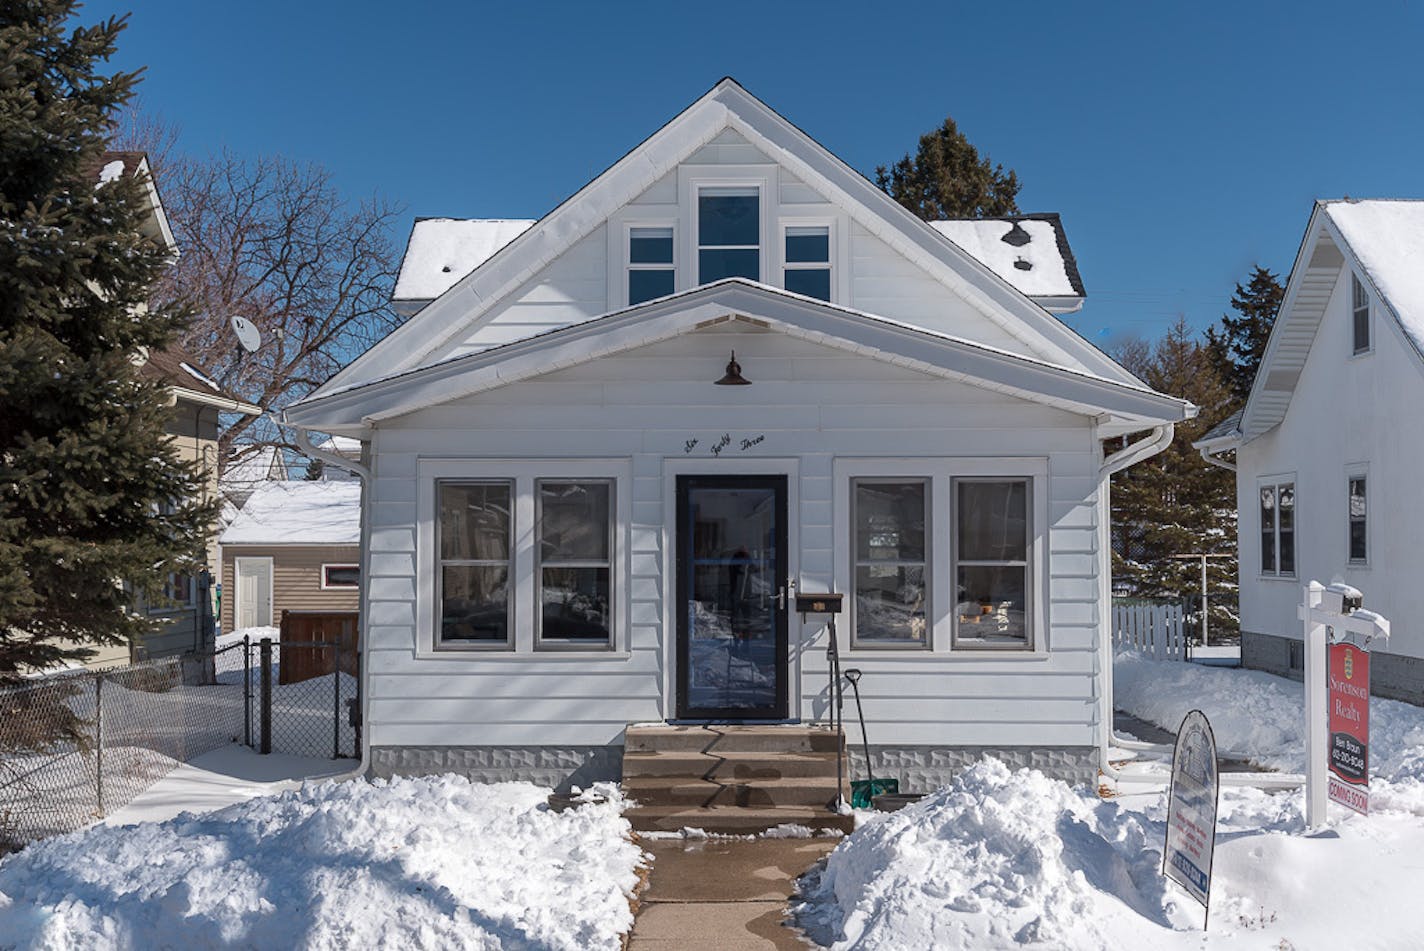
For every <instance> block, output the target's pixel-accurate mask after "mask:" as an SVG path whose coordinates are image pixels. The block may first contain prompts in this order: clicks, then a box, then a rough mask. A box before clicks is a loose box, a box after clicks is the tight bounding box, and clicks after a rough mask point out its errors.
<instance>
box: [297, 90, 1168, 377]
mask: <svg viewBox="0 0 1424 951" xmlns="http://www.w3.org/2000/svg"><path fill="white" fill-rule="evenodd" d="M728 128H731V129H733V130H735V131H736V132H737V133H738V134H740V135H741V136H743V137H744V138H746V139H747V140H748V141H749V142H750V143H751V144H752V145H754V146H756V147H757V148H759V149H760V150H761V151H762V152H764V153H765V154H767V155H768V156H771V157H773V159H774V161H776V162H777V163H779V164H781V165H782V166H784V167H786V168H787V169H789V170H790V171H791V173H792V174H793V175H795V176H796V177H797V178H799V179H801V180H802V181H804V182H807V183H808V184H811V185H812V186H813V187H814V188H816V189H817V190H819V191H821V192H822V193H823V194H825V195H827V196H828V197H829V199H830V200H831V201H832V202H833V203H835V204H836V205H838V206H839V207H840V208H841V209H842V210H843V211H844V212H845V213H846V214H848V215H849V216H850V217H851V218H852V219H853V220H855V221H856V222H857V223H858V224H859V225H861V226H862V227H864V228H865V229H867V230H868V231H870V232H871V233H872V234H873V235H875V236H876V237H878V238H880V239H881V240H882V241H884V242H886V243H887V244H889V245H890V246H891V247H892V248H894V249H895V250H897V251H898V252H899V253H900V254H902V255H903V256H905V257H906V258H908V259H909V260H910V261H912V262H913V263H915V264H916V265H918V266H919V267H921V268H922V269H924V270H925V271H926V272H927V273H929V274H930V275H931V276H932V277H934V278H936V279H937V280H939V281H940V282H941V283H942V284H944V285H945V286H947V287H949V288H950V289H951V290H953V291H954V292H955V293H956V294H958V295H959V296H960V297H962V298H963V299H964V300H965V301H967V302H968V303H969V304H970V305H971V306H972V307H974V308H976V309H977V310H979V311H980V312H982V313H983V314H984V315H985V316H987V317H988V318H989V319H991V320H993V321H995V322H998V323H1000V324H1001V325H1002V326H1004V327H1005V329H1006V330H1008V332H1009V333H1010V334H1012V335H1014V336H1015V337H1018V338H1020V339H1024V340H1025V341H1026V342H1027V343H1028V344H1029V345H1030V346H1031V347H1032V348H1033V349H1034V350H1035V352H1039V353H1042V354H1043V355H1044V356H1045V357H1046V358H1048V359H1050V360H1052V361H1054V362H1057V363H1060V364H1062V365H1064V366H1074V365H1076V366H1080V367H1082V368H1084V369H1086V370H1087V371H1088V372H1090V373H1096V374H1100V375H1101V376H1103V377H1105V378H1108V379H1115V380H1118V381H1120V382H1122V383H1125V384H1128V385H1134V384H1138V383H1139V382H1140V381H1138V380H1136V378H1134V377H1133V376H1132V374H1130V373H1129V372H1128V371H1127V370H1125V369H1124V368H1123V367H1121V366H1119V365H1118V364H1117V363H1116V362H1114V361H1113V360H1112V359H1111V358H1109V357H1108V356H1107V355H1106V354H1104V353H1103V352H1102V351H1101V350H1098V349H1097V348H1096V347H1095V346H1093V345H1092V344H1091V343H1090V342H1088V341H1086V340H1085V339H1083V338H1082V337H1080V336H1079V335H1078V334H1077V333H1075V332H1074V331H1073V330H1072V329H1071V328H1069V327H1068V326H1067V325H1065V324H1063V323H1062V322H1060V321H1059V320H1057V319H1056V318H1054V317H1053V316H1052V315H1051V314H1049V313H1048V312H1047V311H1046V310H1044V309H1043V308H1042V307H1040V306H1039V305H1037V304H1035V303H1034V302H1033V301H1031V300H1029V299H1028V298H1027V297H1025V296H1024V295H1023V294H1022V293H1020V292H1019V291H1018V290H1016V289H1015V288H1014V287H1012V286H1011V285H1010V284H1008V283H1007V282H1006V281H1005V280H1004V279H1003V278H1001V277H1000V276H999V275H997V274H996V273H995V272H994V271H993V270H992V269H991V268H989V267H987V266H986V265H984V264H982V263H980V262H979V261H978V260H976V259H975V258H974V257H973V256H972V255H970V254H968V253H967V252H965V251H964V250H963V249H961V248H960V247H959V246H958V245H956V244H954V243H953V242H951V241H947V240H945V239H944V238H943V237H942V236H941V235H940V234H939V232H937V231H935V230H934V229H933V228H931V227H930V226H929V225H927V224H926V223H925V222H923V221H921V220H920V219H919V218H917V217H915V216H914V215H913V214H911V213H910V212H909V211H908V210H906V209H905V208H903V207H902V206H901V205H900V204H899V203H897V202H896V201H894V200H893V199H892V198H890V197H889V196H888V195H886V194H885V193H884V192H883V191H881V190H880V189H879V188H877V187H875V185H873V184H872V183H871V182H870V181H869V180H867V179H866V178H865V177H864V176H863V175H861V174H860V173H859V172H857V171H855V170H854V169H852V168H851V167H850V166H848V165H846V164H845V163H844V162H842V161H841V160H840V159H839V158H837V157H836V156H835V155H833V154H832V153H831V152H829V151H828V150H826V149H825V148H824V147H823V146H821V145H820V144H819V143H817V142H816V141H815V140H813V139H812V138H811V137H810V136H808V135H806V134H805V133H804V132H802V131H801V130H800V129H798V128H797V127H796V126H794V125H792V124H791V123H790V122H788V121H787V120H786V119H785V118H783V117H782V116H780V115H778V114H777V113H776V112H775V111H773V110H772V109H771V108H770V107H768V106H767V105H766V104H765V103H763V102H761V101H760V100H759V99H757V98H756V97H755V96H753V95H751V94H750V93H748V92H747V91H746V90H745V89H743V88H742V87H741V86H740V85H739V84H738V83H737V82H736V81H735V80H732V79H730V78H729V79H723V80H722V81H721V82H719V83H717V85H716V86H714V87H713V88H712V89H711V90H710V91H709V92H708V93H707V94H705V95H704V96H702V97H701V98H700V99H698V100H697V101H696V102H694V103H693V104H692V105H691V106H689V107H688V108H687V109H685V110H683V112H681V113H680V114H679V115H677V116H676V117H675V118H673V119H672V120H671V121H670V122H668V123H667V124H666V125H664V126H663V127H662V128H660V129H659V130H658V131H657V132H655V133H653V135H652V136H650V137H649V138H648V139H646V140H644V141H643V143H642V144H640V145H639V146H637V147H636V148H634V149H633V150H632V151H630V152H629V153H628V154H626V155H625V156H623V158H621V159H619V160H618V161H617V162H615V163H614V164H613V165H612V166H610V167H609V168H608V169H607V170H606V171H605V172H603V173H602V174H601V175H599V176H598V177H597V178H595V179H594V180H593V181H592V182H590V183H589V184H587V185H585V186H584V187H583V188H582V189H580V190H579V191H578V192H577V193H575V194H574V195H573V196H572V197H570V198H569V199H567V200H565V201H564V202H563V203H562V204H560V205H559V206H558V207H557V208H555V209H554V210H553V211H551V212H549V214H547V215H545V216H544V217H543V218H542V219H540V220H539V222H538V223H537V224H536V225H535V226H533V227H531V228H530V229H529V230H528V231H526V232H524V233H523V234H521V235H520V236H519V237H518V238H516V239H514V240H513V241H511V242H510V243H509V244H508V245H506V246H505V247H504V248H503V249H501V250H500V251H498V252H496V253H495V254H494V255H493V256H492V257H491V258H490V259H489V260H487V261H486V262H485V263H484V265H483V266H481V267H478V268H476V269H475V270H474V271H472V272H471V273H470V274H468V275H466V276H465V277H463V278H461V279H460V280H459V281H457V282H456V283H455V284H453V285H452V286H451V287H450V288H449V289H448V290H446V291H445V293H444V294H442V295H441V296H440V297H438V298H437V299H436V300H435V301H433V302H432V303H431V304H430V305H428V306H427V307H425V308H424V309H422V310H421V311H420V312H419V313H418V314H416V315H415V316H414V317H412V318H411V319H410V320H408V321H406V323H405V324H403V325H402V326H400V327H398V328H397V329H396V330H394V331H392V332H391V333H390V334H388V335H387V336H386V337H385V338H384V339H383V340H381V341H380V342H378V343H377V344H376V345H375V346H373V347H371V349H369V350H367V351H366V352H365V353H364V354H362V355H361V356H360V357H358V358H356V359H355V360H353V361H352V362H351V363H350V364H348V365H347V366H346V367H344V368H343V369H342V370H341V371H339V372H338V373H337V374H336V375H335V376H333V377H332V378H331V379H330V380H328V381H327V382H326V383H325V384H323V385H322V386H321V387H320V388H318V389H317V390H316V391H315V392H314V393H313V394H312V395H311V396H310V397H308V398H309V399H319V398H321V397H323V396H326V395H329V394H331V393H334V392H337V391H339V390H342V389H346V388H348V387H351V386H354V385H357V384H360V383H364V382H369V381H371V380H374V379H379V378H381V377H383V376H386V375H389V374H391V373H401V372H404V371H407V370H410V369H412V368H414V367H417V366H419V365H420V363H421V361H422V360H423V359H424V358H426V357H428V356H429V355H430V354H432V353H433V352H434V351H436V350H437V349H439V348H440V347H441V346H443V345H444V344H445V343H447V342H448V341H449V340H450V339H451V338H452V337H453V336H454V335H455V334H457V333H458V332H460V330H461V329H462V328H464V327H466V326H468V325H469V323H470V322H471V321H473V320H475V319H477V318H478V317H479V315H481V314H482V313H484V312H485V311H486V310H488V309H489V308H490V307H492V306H493V305H494V304H496V303H498V302H499V301H501V300H503V299H505V298H506V297H507V296H508V295H509V294H511V293H513V292H514V291H515V290H516V289H517V288H518V287H519V286H520V285H522V284H523V283H524V282H525V281H527V280H529V279H530V278H532V277H533V276H534V275H535V274H537V273H538V272H539V270H540V269H541V268H542V267H543V266H544V265H546V264H548V263H549V262H550V261H552V260H553V259H554V258H555V257H557V256H558V255H560V254H562V253H563V252H564V251H566V250H567V249H568V248H570V247H571V246H572V245H573V244H574V243H575V242H577V241H578V240H580V239H582V238H584V237H586V236H587V235H588V234H589V233H591V232H592V231H593V230H594V229H596V228H597V227H599V226H600V225H602V224H603V223H604V222H605V221H606V220H607V218H608V217H609V216H610V215H611V214H613V213H614V212H615V211H616V210H618V209H619V208H621V207H623V206H624V205H625V204H627V203H628V202H629V201H631V200H632V199H633V198H635V197H636V196H637V195H639V194H641V193H642V192H643V191H645V190H646V189H647V188H649V187H650V186H652V185H653V184H654V183H655V182H656V181H657V180H658V179H659V178H661V177H662V176H663V175H665V174H667V173H668V172H669V171H671V170H672V169H674V168H675V167H676V166H677V165H678V164H679V163H680V162H681V161H683V160H684V159H686V158H687V157H688V156H690V155H691V154H692V153H693V152H695V151H696V150H697V149H699V148H700V147H701V146H703V145H705V144H706V143H708V142H709V141H711V140H712V139H713V138H714V137H715V136H717V135H718V134H719V133H721V132H722V131H723V130H725V129H728Z"/></svg>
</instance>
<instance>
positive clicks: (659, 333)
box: [283, 278, 1193, 434]
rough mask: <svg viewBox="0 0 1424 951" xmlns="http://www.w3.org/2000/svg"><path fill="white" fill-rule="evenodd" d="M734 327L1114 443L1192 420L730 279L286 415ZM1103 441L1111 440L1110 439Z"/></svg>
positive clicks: (1075, 376) (1176, 408)
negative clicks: (1025, 403)
mask: <svg viewBox="0 0 1424 951" xmlns="http://www.w3.org/2000/svg"><path fill="white" fill-rule="evenodd" d="M729 320H746V321H750V322H753V323H757V324H760V325H761V326H764V327H767V328H770V329H772V330H776V331H779V332H782V333H786V334H789V335H791V336H796V337H801V338H804V339H808V340H812V341H815V342H817V343H820V344H823V345H825V346H830V347H837V348H840V349H844V350H849V351H851V352H853V353H856V354H860V355H862V356H865V357H866V358H868V359H874V360H884V361H886V362H888V363H894V364H897V365H900V366H904V367H908V368H911V369H915V370H919V371H921V372H924V373H927V374H931V375H934V376H939V377H943V378H946V379H952V380H958V381H961V382H966V383H970V384H973V385H975V386H981V387H986V388H989V389H993V390H997V391H1000V392H1004V393H1007V394H1010V395H1013V396H1016V397H1020V398H1022V399H1026V400H1032V401H1034V402H1039V403H1044V404H1047V405H1050V406H1054V407H1056V408H1059V409H1064V410H1067V411H1069V412H1075V413H1080V414H1083V415H1088V416H1095V417H1103V419H1102V422H1103V423H1105V424H1107V425H1108V426H1109V427H1110V428H1111V430H1112V433H1119V434H1120V433H1126V432H1133V431H1136V430H1140V429H1145V428H1148V427H1150V426H1156V425H1160V424H1162V423H1171V422H1179V421H1181V420H1183V419H1186V418H1188V416H1189V414H1190V412H1191V411H1192V409H1193V408H1192V407H1191V404H1190V403H1188V402H1187V401H1185V400H1180V399H1177V398H1175V397H1171V396H1166V395H1164V394H1162V393H1158V392H1155V391H1153V390H1150V389H1147V388H1146V387H1140V386H1131V385H1128V384H1126V383H1122V382H1119V381H1116V380H1109V379H1106V378H1103V377H1099V376H1094V375H1091V374H1088V373H1084V372H1082V371H1079V370H1072V369H1068V368H1066V367H1061V366H1056V365H1054V364H1051V363H1047V362H1044V361H1041V360H1034V359H1032V358H1029V357H1023V356H1020V355H1018V354H1014V353H1009V352H1007V351H1004V350H999V349H996V348H993V347H987V346H984V345H983V344H977V343H973V342H970V341H968V340H962V339H959V338H957V337H950V336H944V335H940V334H935V333H930V332H928V331H925V330H922V329H920V328H917V327H912V326H909V325H906V324H902V323H899V322H896V321H892V320H887V319H885V318H883V317H877V316H874V315H872V314H866V313H863V312H861V311H856V310H852V309H850V308H846V307H840V306H837V305H834V304H827V303H825V302H823V301H819V300H815V299H813V298H809V297H802V296H800V295H798V294H792V293H789V292H787V291H784V290H781V289H780V288H775V287H770V286H768V285H765V284H760V283H757V282H754V281H747V280H744V279H742V278H730V279H727V280H723V281H718V282H716V283H713V284H707V285H704V286H702V287H697V288H693V289H691V290H688V291H684V292H682V293H679V294H673V295H670V296H668V297H663V298H660V299H658V300H654V301H649V302H648V303H645V304H640V305H638V306H636V307H629V308H626V309H624V310H620V311H615V312H613V313H611V314H608V315H606V316H603V317H598V318H595V319H594V320H590V321H586V322H584V323H579V324H574V325H571V326H568V327H563V328H560V329H557V330H552V331H549V332H547V333H544V334H540V335H539V336H536V337H531V338H529V339H527V340H520V341H516V342H514V343H510V344H506V345H504V346H500V347H494V348H491V349H489V350H484V351H481V352H479V353H474V354H468V355H466V356H461V357H456V358H454V359H452V360H446V361H444V362H442V363H437V364H434V365H432V366H428V367H421V368H419V369H415V370H409V371H406V372H404V373H398V374H394V375H392V376H389V377H386V378H384V379H380V380H375V381H372V382H369V383H364V384H361V385H359V386H355V387H352V388H350V389H347V390H341V391H338V392H336V393H332V394H330V395H325V396H321V395H314V396H311V397H308V398H307V399H304V400H301V401H300V402H298V403H296V404H294V405H292V406H291V407H288V409H287V410H286V411H285V413H284V414H283V418H284V420H285V421H286V422H288V423H290V424H292V425H295V426H298V427H301V428H303V429H320V430H323V431H330V432H338V431H340V432H344V431H359V430H360V429H363V428H364V427H366V426H367V425H369V424H370V423H373V422H379V421H381V420H387V419H392V418H394V417H397V416H402V415H405V414H406V413H410V412H413V411H415V410H418V409H423V408H425V407H427V406H434V405H437V404H440V403H446V402H449V401H451V400H455V399H459V398H461V397H465V396H470V395H473V394H476V393H480V392H482V391H485V390H491V389H494V388H496V387H500V386H506V385H508V384H510V383H515V382H518V381H521V380H526V379H530V378H532V377H535V376H540V375H543V374H546V373H550V372H553V371H555V370H561V369H564V368H566V367H571V366H575V365H577V364H581V363H586V362H588V361H591V360H596V359H598V358H600V357H606V356H611V355H613V354H616V353H622V352H625V351H628V350H631V349H634V348H636V347H642V346H647V345H649V344H653V343H657V342H659V341H662V340H667V339H670V338H672V337H676V336H679V335H681V334H684V333H688V332H691V331H695V330H698V329H700V328H702V327H705V326H710V325H712V324H715V323H721V322H724V321H729ZM1112 433H1109V434H1112Z"/></svg>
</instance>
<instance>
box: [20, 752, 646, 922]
mask: <svg viewBox="0 0 1424 951" xmlns="http://www.w3.org/2000/svg"><path fill="white" fill-rule="evenodd" d="M599 791H600V792H602V793H604V794H605V795H606V796H608V797H609V799H608V801H607V802H601V803H589V804H585V805H581V806H579V807H578V808H577V809H570V810H568V811H565V812H562V813H555V812H552V811H550V810H548V809H547V808H545V807H544V802H545V799H546V797H547V796H548V790H547V789H541V788H539V787H536V786H532V785H528V784H523V783H508V784H501V785H492V786H487V785H477V784H472V783H470V782H468V781H467V780H464V779H462V778H459V777H454V776H439V777H428V778H415V779H396V780H392V781H390V782H382V781H377V782H371V783H367V782H363V781H355V782H345V783H329V782H328V783H321V784H308V785H306V786H304V787H303V788H301V789H300V790H293V791H291V792H287V793H283V794H280V795H276V796H271V797H265V798H261V799H254V800H252V801H249V802H246V803H241V804H238V805H234V806H230V807H228V808H226V809H222V810H219V811H217V812H213V813H209V814H206V815H201V816H194V815H191V814H184V815H182V816H179V817H178V818H176V819H172V820H169V821H167V822H161V823H144V824H141V825H137V826H129V827H120V828H113V827H106V826H96V827H92V828H89V829H86V830H84V831H81V832H76V833H73V834H70V835H67V836H62V837H60V838H56V839H51V840H49V841H46V842H41V843H38V844H35V845H32V846H30V847H29V848H27V849H25V850H24V851H23V852H20V853H18V854H16V855H12V856H10V857H8V858H6V859H4V860H3V861H0V948H7V949H8V948H27V949H28V948H75V947H78V948H93V949H121V948H122V949H128V948H155V949H156V948H183V949H201V948H231V947H242V948H290V947H302V948H316V949H334V948H378V947H384V948H415V947H420V948H433V947H460V948H478V949H495V948H513V947H537V948H550V949H565V948H566V949H584V948H610V949H613V948H618V947H619V944H620V938H619V936H620V934H621V933H622V932H625V931H627V930H628V929H629V928H630V927H631V926H632V921H633V917H632V912H631V911H630V909H629V905H628V896H629V895H630V894H631V893H632V891H633V889H634V887H635V885H636V882H637V867H638V866H639V864H640V863H641V862H642V854H641V852H640V850H639V849H638V848H637V847H636V846H635V845H633V844H632V842H631V841H629V838H628V831H629V827H628V823H627V822H626V820H624V819H623V818H622V816H621V809H622V800H621V798H619V795H618V793H617V791H616V789H615V788H612V787H608V788H603V787H600V790H599Z"/></svg>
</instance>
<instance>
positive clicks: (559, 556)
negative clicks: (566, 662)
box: [536, 480, 613, 646]
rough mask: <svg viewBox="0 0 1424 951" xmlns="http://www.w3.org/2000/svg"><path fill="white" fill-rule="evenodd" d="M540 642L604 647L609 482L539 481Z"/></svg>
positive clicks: (609, 566)
mask: <svg viewBox="0 0 1424 951" xmlns="http://www.w3.org/2000/svg"><path fill="white" fill-rule="evenodd" d="M538 505H539V512H538V516H537V517H538V521H539V537H538V547H537V549H536V552H537V557H538V559H539V565H538V568H537V569H536V570H537V578H538V582H539V643H540V644H541V645H544V646H558V645H575V644H576V645H581V646H589V645H596V646H606V645H607V644H608V643H609V631H610V630H611V628H612V614H611V613H610V611H609V606H610V604H611V596H612V581H613V577H612V576H613V484H612V483H611V482H606V481H598V482H582V481H580V482H572V481H562V480H559V481H555V480H546V481H541V482H539V484H538Z"/></svg>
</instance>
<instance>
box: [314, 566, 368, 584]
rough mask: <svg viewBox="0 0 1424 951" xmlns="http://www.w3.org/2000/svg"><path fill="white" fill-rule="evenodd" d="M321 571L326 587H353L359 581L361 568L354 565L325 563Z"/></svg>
mask: <svg viewBox="0 0 1424 951" xmlns="http://www.w3.org/2000/svg"><path fill="white" fill-rule="evenodd" d="M322 571H323V572H325V574H326V586H327V587H328V588H354V587H356V586H357V585H358V584H359V583H360V581H361V569H360V568H358V567H357V566H356V565H326V566H325V567H323V569H322Z"/></svg>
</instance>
